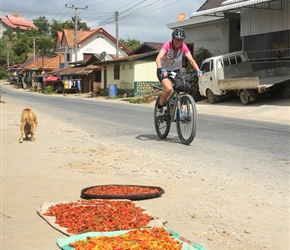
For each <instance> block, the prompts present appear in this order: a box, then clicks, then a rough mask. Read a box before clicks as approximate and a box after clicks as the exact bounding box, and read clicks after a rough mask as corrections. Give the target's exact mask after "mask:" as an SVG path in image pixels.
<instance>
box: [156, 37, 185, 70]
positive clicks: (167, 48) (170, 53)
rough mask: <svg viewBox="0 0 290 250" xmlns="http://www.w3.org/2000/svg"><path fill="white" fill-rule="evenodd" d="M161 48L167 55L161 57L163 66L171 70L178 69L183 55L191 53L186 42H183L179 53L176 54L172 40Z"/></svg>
mask: <svg viewBox="0 0 290 250" xmlns="http://www.w3.org/2000/svg"><path fill="white" fill-rule="evenodd" d="M161 49H162V50H163V51H164V52H165V56H164V57H163V58H162V59H161V64H162V68H165V69H167V70H170V71H174V70H178V69H179V62H180V61H181V60H182V57H183V55H185V56H186V55H188V54H189V53H190V51H189V49H188V47H187V46H186V44H185V43H182V45H181V47H180V48H179V49H178V53H177V55H176V56H174V50H173V47H172V42H171V41H168V42H166V43H164V44H163V46H162V48H161Z"/></svg>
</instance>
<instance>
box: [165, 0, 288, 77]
mask: <svg viewBox="0 0 290 250" xmlns="http://www.w3.org/2000/svg"><path fill="white" fill-rule="evenodd" d="M289 16H290V0H226V1H225V0H224V1H222V0H207V1H205V3H204V4H203V5H202V6H201V7H200V8H199V9H198V10H197V11H196V12H193V13H192V14H191V16H190V18H189V19H187V20H182V21H179V22H175V23H170V24H167V26H168V28H171V29H174V28H177V27H180V28H183V29H184V30H185V31H186V33H187V38H186V42H187V43H190V42H194V46H195V48H199V47H205V48H207V49H209V50H210V51H211V53H212V54H214V55H220V54H224V53H228V52H233V51H237V50H245V51H246V52H247V54H248V55H249V57H250V59H251V62H252V65H253V68H254V70H255V71H269V70H273V69H281V68H283V69H285V68H286V69H287V68H288V70H286V73H287V72H288V73H289V68H290V19H289ZM284 73H285V71H284Z"/></svg>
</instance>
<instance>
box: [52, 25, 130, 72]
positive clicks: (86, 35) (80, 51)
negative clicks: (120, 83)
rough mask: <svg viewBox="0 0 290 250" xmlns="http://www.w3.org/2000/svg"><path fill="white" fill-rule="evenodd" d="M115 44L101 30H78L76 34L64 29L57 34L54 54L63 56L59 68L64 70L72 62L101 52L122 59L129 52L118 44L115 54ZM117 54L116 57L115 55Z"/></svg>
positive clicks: (113, 39) (114, 40) (104, 31)
mask: <svg viewBox="0 0 290 250" xmlns="http://www.w3.org/2000/svg"><path fill="white" fill-rule="evenodd" d="M76 40H77V42H76ZM116 43H117V40H116V39H115V38H114V37H113V36H112V35H110V34H109V33H108V32H107V31H106V30H105V29H103V28H98V29H94V30H78V31H77V33H75V31H74V30H68V29H64V30H63V31H62V32H58V33H57V38H56V43H55V53H58V54H63V55H64V61H63V62H62V65H61V68H66V67H68V65H69V64H70V63H72V62H77V61H80V60H84V59H87V58H88V57H90V56H91V55H93V54H101V53H102V52H103V51H105V52H106V54H107V55H110V54H111V55H115V57H122V56H125V55H127V54H128V53H129V52H130V50H129V49H128V48H127V47H126V46H125V45H123V44H122V43H120V42H119V46H118V48H119V49H118V52H117V49H116V47H117V46H116ZM117 53H118V55H116V54H117Z"/></svg>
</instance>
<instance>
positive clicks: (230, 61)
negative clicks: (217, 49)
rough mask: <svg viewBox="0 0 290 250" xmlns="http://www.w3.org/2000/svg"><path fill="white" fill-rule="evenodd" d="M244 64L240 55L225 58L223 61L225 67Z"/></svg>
mask: <svg viewBox="0 0 290 250" xmlns="http://www.w3.org/2000/svg"><path fill="white" fill-rule="evenodd" d="M241 62H242V58H241V57H240V56H239V55H236V56H231V57H230V58H224V59H223V65H224V67H227V66H230V65H234V64H237V63H241Z"/></svg>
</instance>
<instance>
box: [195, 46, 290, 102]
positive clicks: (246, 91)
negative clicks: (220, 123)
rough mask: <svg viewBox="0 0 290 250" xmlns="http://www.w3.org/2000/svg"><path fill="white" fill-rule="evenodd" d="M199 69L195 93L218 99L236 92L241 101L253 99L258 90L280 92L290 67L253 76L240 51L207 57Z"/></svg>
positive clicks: (289, 75)
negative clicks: (276, 73)
mask: <svg viewBox="0 0 290 250" xmlns="http://www.w3.org/2000/svg"><path fill="white" fill-rule="evenodd" d="M201 70H202V71H203V72H204V74H203V77H200V78H199V80H198V85H199V93H200V94H201V95H202V96H205V97H207V99H208V101H209V102H210V103H215V102H218V101H220V100H221V99H222V97H223V96H226V95H228V94H230V93H235V94H236V95H237V96H239V97H240V100H241V102H242V103H243V104H249V103H250V102H253V101H255V100H256V97H257V94H258V93H264V92H267V91H271V93H272V94H273V95H275V96H282V95H283V92H284V91H285V89H286V85H285V83H286V82H287V81H288V82H289V81H290V71H288V73H285V74H283V76H282V74H281V75H278V76H267V77H265V78H264V77H263V78H260V77H258V76H256V75H255V72H254V71H253V68H252V65H251V63H250V61H249V58H248V56H247V54H246V53H245V52H244V51H237V52H232V53H229V54H224V55H220V56H215V57H211V58H208V59H206V60H205V61H204V62H203V63H202V66H201Z"/></svg>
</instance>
